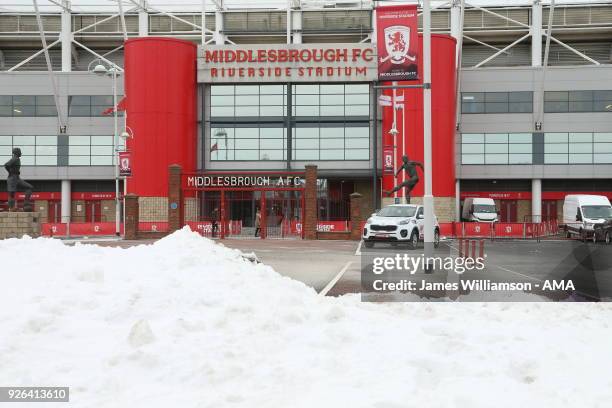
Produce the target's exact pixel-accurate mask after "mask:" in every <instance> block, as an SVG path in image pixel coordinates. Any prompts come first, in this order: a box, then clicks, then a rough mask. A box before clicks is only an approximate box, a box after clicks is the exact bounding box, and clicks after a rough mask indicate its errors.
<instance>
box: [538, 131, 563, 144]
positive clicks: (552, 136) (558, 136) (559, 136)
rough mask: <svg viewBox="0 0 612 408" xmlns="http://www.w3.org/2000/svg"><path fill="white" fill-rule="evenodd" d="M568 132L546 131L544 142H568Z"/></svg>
mask: <svg viewBox="0 0 612 408" xmlns="http://www.w3.org/2000/svg"><path fill="white" fill-rule="evenodd" d="M567 141H568V135H567V133H545V134H544V143H567Z"/></svg>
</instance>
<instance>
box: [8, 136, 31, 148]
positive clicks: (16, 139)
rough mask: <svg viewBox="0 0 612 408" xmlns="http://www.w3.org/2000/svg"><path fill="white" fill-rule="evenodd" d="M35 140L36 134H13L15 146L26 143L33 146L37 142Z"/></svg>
mask: <svg viewBox="0 0 612 408" xmlns="http://www.w3.org/2000/svg"><path fill="white" fill-rule="evenodd" d="M35 140H36V137H35V136H13V145H14V146H15V147H20V146H24V145H30V146H33V145H34V144H35ZM22 150H23V149H22Z"/></svg>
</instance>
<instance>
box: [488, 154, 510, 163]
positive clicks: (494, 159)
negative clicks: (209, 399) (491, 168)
mask: <svg viewBox="0 0 612 408" xmlns="http://www.w3.org/2000/svg"><path fill="white" fill-rule="evenodd" d="M485 162H486V163H487V164H507V163H508V155H507V154H487V155H485Z"/></svg>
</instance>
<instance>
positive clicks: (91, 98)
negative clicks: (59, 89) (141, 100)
mask: <svg viewBox="0 0 612 408" xmlns="http://www.w3.org/2000/svg"><path fill="white" fill-rule="evenodd" d="M122 98H123V96H122V95H117V103H119V102H120V101H121V99H122ZM112 109H113V96H112V95H73V96H69V97H68V116H81V117H91V116H107V117H112V116H113V111H112ZM117 114H118V115H119V116H123V111H121V110H120V111H118V112H117Z"/></svg>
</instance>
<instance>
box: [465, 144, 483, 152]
mask: <svg viewBox="0 0 612 408" xmlns="http://www.w3.org/2000/svg"><path fill="white" fill-rule="evenodd" d="M484 147H485V145H484V144H464V145H461V152H462V153H484Z"/></svg>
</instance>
